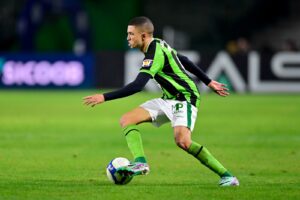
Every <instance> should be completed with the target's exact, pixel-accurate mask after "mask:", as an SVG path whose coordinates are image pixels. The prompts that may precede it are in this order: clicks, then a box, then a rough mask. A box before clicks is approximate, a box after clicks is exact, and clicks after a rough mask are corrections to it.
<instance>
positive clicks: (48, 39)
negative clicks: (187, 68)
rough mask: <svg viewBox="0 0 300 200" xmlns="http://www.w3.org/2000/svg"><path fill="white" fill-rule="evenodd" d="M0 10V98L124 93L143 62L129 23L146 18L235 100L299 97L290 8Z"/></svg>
mask: <svg viewBox="0 0 300 200" xmlns="http://www.w3.org/2000/svg"><path fill="white" fill-rule="evenodd" d="M0 9H1V11H0V29H1V34H0V51H1V54H0V60H1V62H0V64H1V67H0V69H1V74H0V78H1V79H0V80H1V81H0V87H1V88H5V89H9V88H41V89H42V88H114V87H121V86H122V85H124V84H125V83H127V82H128V81H130V80H131V79H132V77H134V76H135V74H134V73H133V74H132V73H131V71H130V70H131V69H128V68H129V65H130V68H133V69H134V67H139V64H140V62H139V60H137V61H136V58H139V57H141V54H139V53H137V52H136V51H134V50H129V49H128V46H127V42H126V27H127V22H128V20H129V19H130V18H132V17H134V16H139V15H145V16H148V17H150V18H151V19H152V20H153V22H154V24H155V28H156V30H155V36H156V37H160V38H163V39H165V40H166V41H167V42H168V43H169V44H170V45H171V46H173V47H174V48H175V49H177V50H180V51H185V53H186V55H188V56H189V57H190V59H192V60H194V61H195V62H196V63H197V64H199V65H200V66H201V67H202V68H203V69H204V70H206V72H207V73H208V74H209V75H210V76H211V77H212V78H216V79H222V80H223V81H226V82H227V83H228V84H229V85H230V86H231V89H232V90H234V91H237V92H299V91H300V83H299V81H300V71H299V62H300V61H299V60H300V56H299V54H298V53H297V52H298V50H299V45H300V14H299V9H300V3H299V1H297V0H285V1H283V0H274V1H268V0H264V1H259V0H253V1H249V0H243V1H239V2H236V1H233V0H226V1H222V2H215V1H193V0H188V1H185V2H181V1H170V0H166V1H163V2H160V1H156V0H154V1H148V0H144V1H139V0H128V1H93V0H72V1H71V0H53V1H51V0H39V1H38V0H3V1H1V7H0ZM138 56H139V57H138ZM133 71H134V70H133ZM112 72H118V73H112ZM148 89H150V90H151V89H154V88H153V87H151V86H148ZM204 90H205V89H204Z"/></svg>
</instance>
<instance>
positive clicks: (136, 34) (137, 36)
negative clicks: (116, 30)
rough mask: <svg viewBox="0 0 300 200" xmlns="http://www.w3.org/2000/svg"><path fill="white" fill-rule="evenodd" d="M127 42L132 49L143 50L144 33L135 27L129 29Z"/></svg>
mask: <svg viewBox="0 0 300 200" xmlns="http://www.w3.org/2000/svg"><path fill="white" fill-rule="evenodd" d="M127 41H128V46H130V47H131V48H141V47H142V46H143V33H142V32H140V31H139V29H138V28H137V27H135V26H131V25H129V26H128V27H127Z"/></svg>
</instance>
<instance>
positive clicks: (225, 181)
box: [219, 176, 240, 187]
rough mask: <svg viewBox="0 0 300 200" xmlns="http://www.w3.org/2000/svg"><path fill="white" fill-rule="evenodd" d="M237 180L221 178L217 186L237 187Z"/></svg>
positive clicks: (232, 177) (226, 177) (234, 178)
mask: <svg viewBox="0 0 300 200" xmlns="http://www.w3.org/2000/svg"><path fill="white" fill-rule="evenodd" d="M239 185H240V183H239V180H238V179H237V178H236V177H234V176H225V177H222V178H221V180H220V182H219V186H222V187H223V186H239Z"/></svg>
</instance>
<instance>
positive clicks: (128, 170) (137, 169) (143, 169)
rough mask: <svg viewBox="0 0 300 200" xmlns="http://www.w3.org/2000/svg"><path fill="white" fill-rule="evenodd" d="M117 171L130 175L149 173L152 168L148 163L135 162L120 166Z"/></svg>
mask: <svg viewBox="0 0 300 200" xmlns="http://www.w3.org/2000/svg"><path fill="white" fill-rule="evenodd" d="M117 172H119V173H120V174H124V175H129V176H136V175H147V174H148V173H149V172H150V168H149V165H148V164H147V163H140V162H135V163H132V164H130V165H128V166H125V167H120V168H118V169H117Z"/></svg>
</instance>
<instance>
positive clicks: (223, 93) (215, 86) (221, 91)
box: [208, 80, 229, 97]
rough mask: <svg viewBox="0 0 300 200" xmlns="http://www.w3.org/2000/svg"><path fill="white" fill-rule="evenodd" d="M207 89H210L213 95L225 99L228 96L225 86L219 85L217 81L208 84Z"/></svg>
mask: <svg viewBox="0 0 300 200" xmlns="http://www.w3.org/2000/svg"><path fill="white" fill-rule="evenodd" d="M208 87H210V88H211V89H212V90H213V91H214V92H215V93H217V94H218V95H220V96H222V97H226V96H228V95H229V93H228V88H226V85H225V84H223V83H219V82H217V81H214V80H212V81H211V82H210V83H209V84H208Z"/></svg>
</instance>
